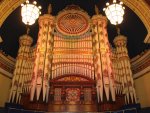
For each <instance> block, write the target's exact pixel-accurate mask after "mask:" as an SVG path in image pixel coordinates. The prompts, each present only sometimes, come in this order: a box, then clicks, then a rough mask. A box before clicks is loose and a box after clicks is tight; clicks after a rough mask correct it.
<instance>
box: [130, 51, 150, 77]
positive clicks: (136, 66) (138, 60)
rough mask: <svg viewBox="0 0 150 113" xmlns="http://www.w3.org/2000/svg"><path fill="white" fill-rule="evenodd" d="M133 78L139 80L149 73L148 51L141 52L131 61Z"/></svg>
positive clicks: (149, 58) (149, 53) (149, 57)
mask: <svg viewBox="0 0 150 113" xmlns="http://www.w3.org/2000/svg"><path fill="white" fill-rule="evenodd" d="M131 68H132V72H133V78H139V77H141V76H142V75H144V74H146V73H148V72H150V50H147V51H145V52H142V53H141V54H140V55H138V56H136V57H134V58H133V59H131Z"/></svg>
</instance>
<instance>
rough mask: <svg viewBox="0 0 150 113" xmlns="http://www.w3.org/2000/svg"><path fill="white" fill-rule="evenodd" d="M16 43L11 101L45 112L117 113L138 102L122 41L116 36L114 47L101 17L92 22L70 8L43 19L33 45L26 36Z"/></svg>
mask: <svg viewBox="0 0 150 113" xmlns="http://www.w3.org/2000/svg"><path fill="white" fill-rule="evenodd" d="M50 9H51V8H50ZM49 13H51V11H49ZM20 43H21V45H20V49H19V52H18V58H17V62H16V68H15V71H14V77H13V81H12V87H11V93H10V97H9V101H10V102H16V103H20V104H22V105H23V106H24V107H25V108H27V109H36V110H46V111H104V110H115V109H119V107H121V106H122V105H124V104H125V103H126V104H129V103H135V102H136V94H135V89H134V85H133V78H132V72H131V69H130V62H129V57H128V52H127V49H126V39H124V38H122V37H121V36H118V37H117V38H115V39H114V43H115V45H116V48H112V47H111V45H110V43H109V40H108V34H107V19H106V17H104V16H102V15H100V14H99V13H97V12H96V15H94V16H93V17H92V18H90V17H89V15H88V14H87V13H86V12H85V11H84V10H82V9H81V8H80V7H78V6H76V5H70V6H67V7H66V8H65V9H64V10H62V11H60V12H59V13H58V15H57V16H56V17H54V16H52V15H51V14H45V15H43V16H41V17H40V18H39V33H38V41H37V44H36V46H34V47H31V43H32V38H31V37H29V36H28V35H25V36H23V38H20ZM22 43H23V45H22ZM25 46H26V47H25ZM23 50H24V51H23ZM21 54H22V55H21ZM20 56H21V57H20Z"/></svg>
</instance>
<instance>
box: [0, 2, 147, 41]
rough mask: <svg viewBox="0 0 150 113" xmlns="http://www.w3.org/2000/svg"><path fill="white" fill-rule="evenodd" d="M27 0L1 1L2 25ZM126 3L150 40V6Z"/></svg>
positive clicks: (0, 23)
mask: <svg viewBox="0 0 150 113" xmlns="http://www.w3.org/2000/svg"><path fill="white" fill-rule="evenodd" d="M24 1H25V0H1V2H0V27H1V26H2V24H3V22H4V21H5V19H6V18H7V17H8V15H9V14H10V13H12V12H13V11H14V10H15V9H16V8H17V7H18V6H19V5H20V4H21V3H23V2H24ZM123 2H124V4H125V5H126V6H128V7H129V8H130V9H132V11H134V12H135V13H136V14H137V15H138V17H139V18H140V19H141V20H142V22H143V23H144V25H145V27H146V29H147V36H146V38H145V40H144V42H145V43H149V42H148V41H149V40H150V15H149V14H150V7H149V6H148V4H147V3H146V2H145V0H140V1H139V0H123Z"/></svg>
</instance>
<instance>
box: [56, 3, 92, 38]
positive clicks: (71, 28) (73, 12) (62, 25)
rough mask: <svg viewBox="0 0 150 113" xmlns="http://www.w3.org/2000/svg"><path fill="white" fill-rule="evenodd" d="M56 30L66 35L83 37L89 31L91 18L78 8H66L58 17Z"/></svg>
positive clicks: (73, 6)
mask: <svg viewBox="0 0 150 113" xmlns="http://www.w3.org/2000/svg"><path fill="white" fill-rule="evenodd" d="M56 28H57V30H58V31H59V32H60V33H62V34H64V35H69V36H79V35H82V34H84V33H86V32H87V31H88V30H89V16H88V14H87V13H86V12H84V11H83V10H82V9H80V8H79V7H78V6H75V5H72V7H71V6H69V8H68V7H66V8H65V9H64V10H63V11H61V12H60V13H59V14H58V16H57V20H56Z"/></svg>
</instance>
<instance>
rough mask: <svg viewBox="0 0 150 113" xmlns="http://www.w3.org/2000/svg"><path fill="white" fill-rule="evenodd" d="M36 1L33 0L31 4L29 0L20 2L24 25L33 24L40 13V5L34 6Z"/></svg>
mask: <svg viewBox="0 0 150 113" xmlns="http://www.w3.org/2000/svg"><path fill="white" fill-rule="evenodd" d="M36 5H37V2H36V1H34V2H33V4H30V3H29V0H26V2H25V4H21V6H22V8H21V16H22V21H23V23H25V24H26V25H33V24H34V23H35V21H36V19H37V18H38V17H39V15H40V14H41V12H40V10H41V6H36Z"/></svg>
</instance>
